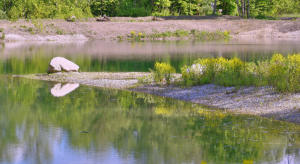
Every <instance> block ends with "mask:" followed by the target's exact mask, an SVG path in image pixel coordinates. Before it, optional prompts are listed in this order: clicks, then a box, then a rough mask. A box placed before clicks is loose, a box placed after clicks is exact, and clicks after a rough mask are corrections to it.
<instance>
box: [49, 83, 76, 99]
mask: <svg viewBox="0 0 300 164" xmlns="http://www.w3.org/2000/svg"><path fill="white" fill-rule="evenodd" d="M78 87H79V84H77V83H75V84H71V83H67V84H65V85H63V86H62V85H61V83H58V84H56V85H54V87H53V88H51V94H52V95H53V96H55V97H63V96H65V95H67V94H69V93H71V92H72V91H74V90H75V89H76V88H78Z"/></svg>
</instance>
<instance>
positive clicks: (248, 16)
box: [247, 0, 250, 19]
mask: <svg viewBox="0 0 300 164" xmlns="http://www.w3.org/2000/svg"><path fill="white" fill-rule="evenodd" d="M247 18H248V19H249V18H250V0H247Z"/></svg>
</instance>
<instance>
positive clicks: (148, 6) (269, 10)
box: [0, 0, 300, 19]
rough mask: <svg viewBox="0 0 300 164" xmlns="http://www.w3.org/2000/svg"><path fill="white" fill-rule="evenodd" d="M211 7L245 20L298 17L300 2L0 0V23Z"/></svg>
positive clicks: (190, 12)
mask: <svg viewBox="0 0 300 164" xmlns="http://www.w3.org/2000/svg"><path fill="white" fill-rule="evenodd" d="M214 3H216V5H214ZM214 6H216V9H219V10H218V11H221V12H218V13H219V14H222V15H239V16H242V17H248V18H249V17H266V16H280V15H282V14H294V13H300V0H1V1H0V19H6V18H10V19H18V18H26V19H32V18H67V17H70V16H72V15H75V16H76V17H78V18H82V17H91V16H99V15H107V16H149V15H155V16H169V15H175V16H176V15H210V14H212V13H213V8H214Z"/></svg>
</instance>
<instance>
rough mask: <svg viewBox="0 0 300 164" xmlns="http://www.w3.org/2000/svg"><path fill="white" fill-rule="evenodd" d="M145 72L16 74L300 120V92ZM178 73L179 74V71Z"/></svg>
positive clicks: (252, 113)
mask: <svg viewBox="0 0 300 164" xmlns="http://www.w3.org/2000/svg"><path fill="white" fill-rule="evenodd" d="M149 74H150V73H143V72H126V73H108V72H82V73H56V74H50V75H48V74H33V75H13V77H22V78H28V79H35V80H44V81H54V82H60V83H78V84H82V85H87V86H95V87H101V88H113V89H121V90H129V91H133V92H142V93H147V94H152V95H157V96H162V97H168V98H173V99H178V100H182V101H187V102H192V103H196V104H200V105H205V106H210V107H213V108H219V109H220V110H222V109H226V111H228V112H232V113H235V114H250V115H257V116H262V117H268V118H273V119H276V120H282V121H288V122H293V123H297V124H300V117H298V116H299V115H300V103H299V102H300V93H289V94H283V93H278V92H275V91H274V90H273V89H272V88H271V87H240V88H236V87H223V86H217V85H214V84H207V85H201V86H193V87H186V88H181V87H178V86H160V85H153V84H140V83H139V82H138V79H139V78H142V77H144V76H147V75H149ZM176 76H179V75H177V74H176Z"/></svg>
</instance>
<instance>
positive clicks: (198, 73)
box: [181, 54, 300, 92]
mask: <svg viewBox="0 0 300 164" xmlns="http://www.w3.org/2000/svg"><path fill="white" fill-rule="evenodd" d="M181 72H182V79H183V84H184V85H201V84H209V83H213V84H218V85H223V86H272V87H274V88H275V89H276V90H277V91H280V92H300V54H294V55H288V56H286V57H284V56H283V55H281V54H274V55H273V57H272V58H271V60H266V61H257V62H244V61H242V60H240V59H239V58H232V59H225V58H223V57H220V58H201V59H198V60H196V61H195V62H194V64H193V65H192V66H184V67H182V69H181Z"/></svg>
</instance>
